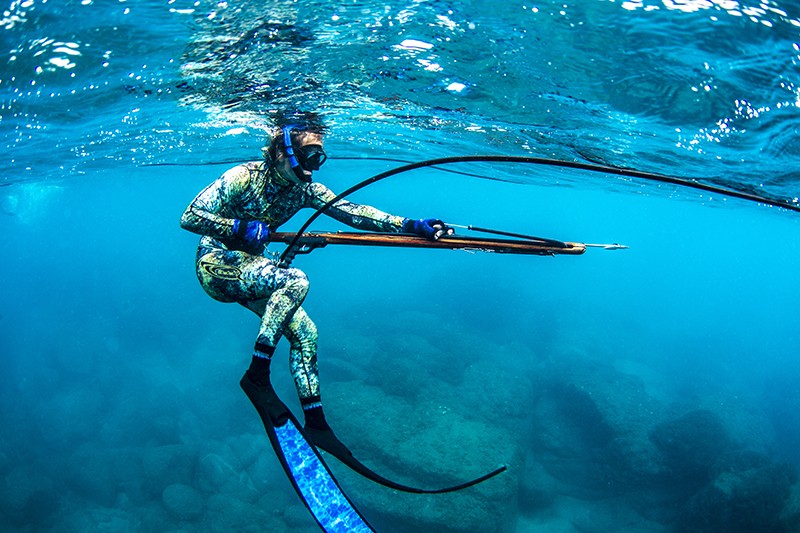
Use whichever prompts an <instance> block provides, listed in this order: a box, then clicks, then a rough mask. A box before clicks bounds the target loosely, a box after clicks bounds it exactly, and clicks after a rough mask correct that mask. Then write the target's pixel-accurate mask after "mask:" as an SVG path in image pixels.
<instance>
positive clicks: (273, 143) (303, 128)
mask: <svg viewBox="0 0 800 533" xmlns="http://www.w3.org/2000/svg"><path fill="white" fill-rule="evenodd" d="M275 125H276V126H277V128H278V129H277V130H276V131H275V133H274V134H273V135H272V139H270V140H269V141H268V142H269V144H268V145H267V146H266V147H264V148H262V152H263V154H264V159H265V160H266V161H267V164H269V165H270V166H272V165H274V164H275V161H276V160H277V157H278V153H279V151H283V150H285V149H286V142H285V141H284V140H283V128H285V127H286V126H294V128H293V129H292V133H291V137H292V142H294V140H295V138H296V137H297V136H298V135H299V134H300V132H308V133H318V134H320V135H324V134H325V133H326V129H327V128H326V127H325V124H324V123H323V122H322V117H320V116H319V115H318V114H317V113H311V112H294V113H286V114H282V115H281V116H278V117H276V119H275Z"/></svg>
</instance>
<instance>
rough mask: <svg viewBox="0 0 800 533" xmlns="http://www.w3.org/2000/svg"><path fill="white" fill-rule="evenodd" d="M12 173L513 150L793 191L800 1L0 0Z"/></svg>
mask: <svg viewBox="0 0 800 533" xmlns="http://www.w3.org/2000/svg"><path fill="white" fill-rule="evenodd" d="M0 27H2V28H3V31H2V33H1V34H0V35H2V48H3V53H4V58H2V61H3V63H4V67H3V71H2V74H0V90H1V91H2V99H3V100H2V107H1V108H0V112H2V138H1V139H0V142H2V144H3V146H4V147H5V149H6V151H7V154H8V157H7V158H6V160H5V161H4V162H3V168H4V172H3V180H4V182H5V183H9V182H14V181H19V180H26V179H42V178H63V177H65V176H67V175H69V174H70V173H71V172H72V171H80V172H87V171H90V170H91V169H95V168H105V167H110V166H113V167H117V165H119V164H120V163H122V164H125V165H142V164H148V163H175V162H185V163H197V162H203V161H205V162H210V161H216V160H219V159H221V158H237V157H238V158H248V157H250V154H252V152H253V145H254V144H257V143H254V141H253V137H254V135H263V134H264V133H265V131H266V130H267V129H268V128H269V127H270V126H271V125H272V124H273V119H274V116H275V113H277V112H280V111H282V110H286V109H305V110H315V111H320V112H322V113H323V115H324V116H325V117H326V119H327V120H328V123H329V124H330V125H331V126H332V129H333V137H332V142H333V143H335V144H336V146H337V148H338V150H337V153H338V155H365V154H386V153H391V154H396V155H401V156H403V157H407V158H409V157H410V158H412V159H418V158H421V157H422V156H430V157H434V156H441V155H449V154H453V153H486V152H491V153H510V154H533V155H543V156H555V157H559V158H565V159H575V160H582V161H593V162H603V163H609V164H614V165H619V166H626V167H636V168H640V169H642V170H648V171H653V172H662V173H667V174H672V175H680V176H685V177H692V178H696V179H700V180H705V179H708V180H713V181H714V182H716V183H721V184H725V185H728V186H731V187H735V188H739V189H744V190H752V191H756V192H758V193H760V194H765V195H768V196H771V197H776V198H781V199H789V200H791V199H795V198H796V197H797V196H798V194H800V192H799V189H800V185H798V183H800V175H798V170H797V169H798V155H800V142H798V140H797V139H798V132H797V123H798V121H797V118H798V106H800V87H798V83H800V80H798V61H800V44H798V42H799V41H800V37H798V33H800V12H798V8H797V6H795V5H794V4H792V3H789V2H783V3H776V2H763V3H752V4H748V3H742V2H737V1H733V0H715V1H710V0H685V1H680V2H678V1H672V0H668V1H655V0H652V1H651V0H648V1H646V2H644V1H624V2H616V1H602V0H598V1H582V2H573V3H564V2H540V3H534V2H502V3H493V2H487V1H483V2H481V1H466V2H443V1H434V0H430V1H409V2H393V3H390V4H386V3H378V2H371V1H354V2H322V1H316V2H315V1H302V2H268V3H244V4H242V3H234V2H231V3H228V2H207V1H197V2H187V1H181V0H173V1H160V2H123V1H119V2H92V1H82V2H77V1H67V2H53V1H50V2H42V1H36V0H28V1H22V2H20V1H14V2H11V3H10V5H8V7H7V8H6V10H5V11H4V12H3V18H2V20H0Z"/></svg>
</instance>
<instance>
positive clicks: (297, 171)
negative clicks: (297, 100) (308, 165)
mask: <svg viewBox="0 0 800 533" xmlns="http://www.w3.org/2000/svg"><path fill="white" fill-rule="evenodd" d="M295 129H298V127H297V126H296V125H294V124H292V125H289V126H284V127H283V144H285V145H286V155H287V156H289V164H290V165H291V166H292V170H293V171H294V175H295V176H297V179H299V180H300V181H302V182H304V183H311V177H310V176H307V175H306V174H305V173H304V172H303V167H302V166H300V162H299V161H297V157H296V156H295V155H294V148H292V130H295Z"/></svg>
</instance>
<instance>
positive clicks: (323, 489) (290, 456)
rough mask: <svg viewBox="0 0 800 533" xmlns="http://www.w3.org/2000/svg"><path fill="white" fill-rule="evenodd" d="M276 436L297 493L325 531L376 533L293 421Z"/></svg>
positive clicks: (278, 429)
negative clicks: (373, 532)
mask: <svg viewBox="0 0 800 533" xmlns="http://www.w3.org/2000/svg"><path fill="white" fill-rule="evenodd" d="M275 436H276V437H277V439H278V443H279V444H280V449H281V451H282V453H283V456H284V458H285V460H286V465H287V466H288V468H289V471H291V475H292V478H293V480H294V484H295V487H296V488H297V492H298V493H299V494H300V495H301V497H302V498H303V499H304V500H305V503H306V505H307V506H308V509H309V511H311V514H313V515H314V518H316V520H317V522H318V523H319V525H320V526H321V527H322V529H324V530H325V531H327V532H328V533H339V532H342V533H343V532H357V533H358V532H364V533H369V532H372V531H373V529H372V528H371V527H369V526H368V525H367V523H366V522H365V521H364V519H363V518H362V517H361V515H360V514H359V513H358V511H356V509H355V508H354V507H353V505H352V504H351V503H350V501H349V500H348V499H347V497H346V496H345V495H344V493H343V492H342V490H341V489H340V488H339V486H338V485H337V483H336V480H335V479H334V478H333V476H332V475H331V473H330V471H329V470H328V468H327V466H326V465H325V464H324V463H323V462H322V459H321V458H320V457H319V455H318V453H317V452H316V450H314V448H313V447H312V446H311V445H310V444H309V443H308V442H307V441H306V439H305V438H304V437H303V435H302V434H301V433H300V431H299V430H298V429H297V427H296V426H295V425H294V423H293V422H292V421H289V422H287V423H286V424H284V425H283V426H281V427H276V428H275Z"/></svg>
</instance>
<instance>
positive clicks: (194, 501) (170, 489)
mask: <svg viewBox="0 0 800 533" xmlns="http://www.w3.org/2000/svg"><path fill="white" fill-rule="evenodd" d="M161 502H162V503H163V504H164V508H165V509H166V510H167V511H169V512H170V514H171V515H173V516H174V517H176V518H179V519H181V520H190V521H191V520H196V519H197V518H199V517H200V515H202V514H203V496H202V494H200V493H199V492H198V491H197V490H195V489H193V488H192V487H190V486H189V485H184V484H183V483H173V484H172V485H168V486H167V487H166V488H165V489H164V491H163V492H162V493H161Z"/></svg>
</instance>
